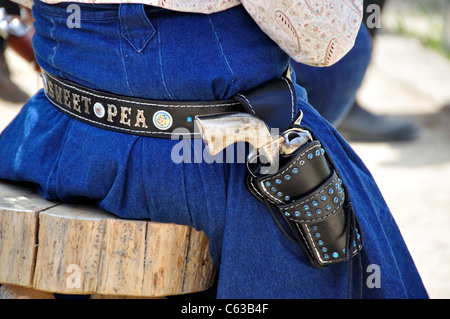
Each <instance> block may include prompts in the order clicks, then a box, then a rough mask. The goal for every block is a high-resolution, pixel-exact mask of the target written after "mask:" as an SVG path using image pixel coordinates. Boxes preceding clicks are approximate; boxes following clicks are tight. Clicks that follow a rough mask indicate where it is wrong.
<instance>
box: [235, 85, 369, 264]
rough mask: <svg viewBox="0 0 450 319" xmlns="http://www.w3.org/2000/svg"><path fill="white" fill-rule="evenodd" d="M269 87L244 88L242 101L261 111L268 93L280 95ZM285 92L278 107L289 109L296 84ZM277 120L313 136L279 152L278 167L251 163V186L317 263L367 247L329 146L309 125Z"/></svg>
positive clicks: (342, 257) (341, 258) (344, 257)
mask: <svg viewBox="0 0 450 319" xmlns="http://www.w3.org/2000/svg"><path fill="white" fill-rule="evenodd" d="M284 82H286V81H285V79H283V81H277V83H276V85H275V87H276V91H277V92H281V91H282V89H281V88H280V87H281V86H282V85H283V83H284ZM286 83H288V84H289V82H286ZM290 85H292V83H290ZM268 88H270V85H265V86H264V88H263V89H262V90H261V92H260V93H258V90H253V91H252V92H251V94H245V93H244V94H242V95H241V97H245V101H244V99H241V100H240V101H241V103H243V104H244V105H245V103H247V106H248V108H250V107H251V109H252V111H253V112H254V114H255V116H258V109H259V107H258V104H260V103H263V104H264V107H263V108H262V109H264V110H265V109H267V108H268V106H267V104H265V103H264V101H267V100H265V99H264V95H268V94H269V95H271V96H272V99H273V100H274V101H275V100H276V99H274V94H271V93H270V89H268ZM272 93H273V92H272ZM283 94H284V96H283ZM283 94H281V95H280V94H279V96H280V99H279V100H278V101H277V102H276V103H278V105H277V106H275V107H278V108H279V109H280V110H284V111H285V113H286V114H288V113H289V109H290V107H291V106H290V103H291V101H292V99H294V98H295V96H292V94H293V93H292V88H291V87H287V88H286V89H285V90H284V93H283ZM290 95H291V96H290ZM295 101H296V100H295ZM280 105H285V107H283V106H280ZM249 112H250V111H249ZM261 114H263V115H262V116H261V118H262V119H263V120H265V121H266V123H267V122H270V119H267V118H265V114H267V112H263V113H261ZM284 124H286V125H284ZM272 125H274V123H272ZM276 125H278V127H282V128H283V129H282V131H281V132H283V131H285V130H288V129H292V128H297V129H300V130H302V131H305V132H307V131H308V132H309V133H310V134H311V135H310V136H311V138H310V140H309V141H308V142H307V143H305V144H303V145H302V146H300V147H299V148H298V149H297V150H296V151H295V152H294V153H292V154H289V155H281V154H280V160H279V166H278V169H277V171H276V172H274V173H273V172H272V173H270V174H265V173H263V171H264V170H263V168H264V164H263V163H258V162H256V163H248V164H249V165H248V167H249V174H248V176H247V180H246V182H247V187H248V189H249V191H250V192H251V193H252V194H253V195H254V196H255V197H256V198H257V199H259V200H260V201H262V202H263V203H265V204H266V205H267V207H268V208H269V210H270V211H271V212H272V213H273V214H274V219H275V220H276V221H277V223H279V226H280V227H281V228H282V230H283V232H285V233H286V234H287V235H288V237H290V238H291V239H292V240H295V241H296V242H298V243H299V244H300V246H301V247H302V248H303V250H304V252H305V254H306V255H307V257H308V259H309V261H310V263H311V264H312V265H313V266H314V267H318V268H322V267H326V266H328V265H331V264H334V263H339V262H343V261H346V260H348V259H349V258H351V257H352V256H354V255H356V254H357V253H358V251H359V250H360V249H361V248H362V245H363V240H362V236H361V229H360V226H359V224H358V220H357V218H356V215H355V212H354V210H353V205H352V203H351V200H350V195H349V193H348V190H347V188H346V186H345V183H344V182H343V180H342V177H341V176H340V174H339V172H338V170H337V169H336V167H335V165H334V163H333V161H332V159H331V158H330V156H329V154H328V153H327V151H326V149H325V147H324V146H323V145H322V143H321V142H320V141H319V140H318V139H317V138H316V137H315V136H314V133H313V132H311V131H310V130H309V129H308V128H307V127H303V126H300V125H296V124H293V123H292V121H289V123H283V124H280V122H278V123H277V124H276ZM296 126H297V127H296ZM281 135H283V133H281ZM283 221H284V224H285V225H284V226H282V223H283ZM286 226H287V230H286ZM289 232H290V233H291V234H290V235H289Z"/></svg>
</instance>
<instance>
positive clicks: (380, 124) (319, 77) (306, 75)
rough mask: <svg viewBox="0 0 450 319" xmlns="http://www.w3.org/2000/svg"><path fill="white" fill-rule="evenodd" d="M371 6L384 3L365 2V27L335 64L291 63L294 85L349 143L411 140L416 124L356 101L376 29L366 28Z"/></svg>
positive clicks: (380, 0) (415, 135)
mask: <svg viewBox="0 0 450 319" xmlns="http://www.w3.org/2000/svg"><path fill="white" fill-rule="evenodd" d="M371 5H377V6H379V8H380V10H379V12H381V11H382V9H383V7H384V5H385V0H366V1H364V8H365V10H364V17H363V22H364V24H361V29H360V31H359V33H358V36H357V38H356V41H355V45H354V47H353V48H352V50H350V52H349V53H348V54H347V55H346V56H345V57H344V58H343V59H341V60H340V61H339V62H338V63H336V64H334V65H332V66H330V67H325V68H316V67H311V66H308V65H305V64H301V63H296V62H294V61H293V62H292V64H291V65H292V68H293V69H294V70H295V72H296V75H297V83H298V84H299V85H301V86H303V87H305V88H306V90H307V92H308V101H309V102H310V103H311V105H314V107H315V108H316V109H317V111H318V112H319V113H320V114H321V115H322V116H323V117H324V118H325V119H327V120H328V121H329V122H330V123H331V124H332V125H333V126H334V127H335V128H337V129H338V131H339V132H340V133H341V134H342V135H343V136H344V137H346V138H347V139H348V140H357V141H404V140H412V139H414V138H416V137H417V135H418V132H419V129H420V128H419V126H418V125H417V124H416V123H415V122H411V121H409V120H403V119H399V118H396V117H394V116H389V115H376V114H373V113H371V112H370V111H368V110H367V109H365V108H364V107H362V106H361V105H360V104H359V103H358V101H357V98H356V94H357V92H358V89H359V88H360V86H361V83H362V81H363V79H364V76H365V74H366V71H367V68H368V66H369V64H370V60H371V56H372V47H373V39H374V37H375V35H376V33H377V28H376V27H368V26H367V22H368V21H371V19H373V16H372V15H373V14H374V11H372V10H371V8H370V6H371ZM368 9H369V10H368ZM378 19H380V17H378Z"/></svg>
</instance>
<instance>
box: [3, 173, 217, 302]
mask: <svg viewBox="0 0 450 319" xmlns="http://www.w3.org/2000/svg"><path fill="white" fill-rule="evenodd" d="M214 276H215V269H214V266H213V261H212V258H211V256H210V254H209V240H208V238H207V237H206V236H205V235H204V233H203V232H199V231H196V230H194V229H193V228H191V227H188V226H183V225H175V224H163V223H156V222H149V221H143V220H127V219H121V218H118V217H116V216H114V215H112V214H110V213H107V212H105V211H103V210H101V209H99V208H96V207H94V206H89V205H75V204H61V203H54V202H49V201H45V200H44V199H42V198H41V197H40V196H39V195H37V194H36V193H35V192H33V191H30V189H28V188H23V187H22V188H20V187H19V188H14V187H11V185H9V184H4V183H2V182H0V283H7V284H15V285H19V286H24V287H32V288H34V289H37V290H40V291H46V292H54V293H61V294H99V295H108V296H117V297H118V296H130V297H161V296H167V295H175V294H185V293H191V292H198V291H203V290H206V289H208V288H210V287H211V286H212V284H213V280H214Z"/></svg>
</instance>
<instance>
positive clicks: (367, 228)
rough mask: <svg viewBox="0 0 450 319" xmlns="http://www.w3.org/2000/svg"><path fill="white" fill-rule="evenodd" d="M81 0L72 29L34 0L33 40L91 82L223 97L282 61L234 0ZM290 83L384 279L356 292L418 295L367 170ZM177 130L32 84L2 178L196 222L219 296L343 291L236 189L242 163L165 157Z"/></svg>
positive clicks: (331, 271)
mask: <svg viewBox="0 0 450 319" xmlns="http://www.w3.org/2000/svg"><path fill="white" fill-rule="evenodd" d="M80 7H81V24H80V26H81V28H79V29H76V28H74V29H70V28H68V27H67V26H66V19H67V16H68V13H67V12H66V8H67V4H58V5H53V6H49V5H44V4H42V3H39V2H36V4H35V6H34V9H33V14H34V17H35V29H36V35H35V37H34V40H33V43H34V46H35V51H36V57H37V61H38V62H39V64H40V65H41V66H42V67H43V68H44V69H45V70H47V71H48V72H50V73H53V74H55V75H57V76H60V77H62V78H66V79H69V80H72V81H75V82H77V83H80V84H82V85H85V86H89V87H92V88H96V89H101V90H103V91H109V92H112V93H116V94H122V95H128V96H139V97H144V98H151V99H162V100H212V99H216V100H220V99H228V98H230V97H231V96H232V95H233V94H235V93H236V92H239V91H243V90H246V89H248V88H251V87H254V86H256V85H258V84H260V83H263V82H265V81H267V80H269V79H271V78H273V77H276V76H279V75H281V74H282V73H283V72H284V71H285V69H286V67H287V65H288V64H289V57H288V56H287V55H286V54H285V53H284V52H282V51H281V50H280V49H279V48H278V47H277V46H276V44H275V43H274V42H272V41H271V40H270V39H269V38H268V37H267V36H266V35H265V34H264V33H263V32H262V31H261V30H260V29H259V28H258V27H257V25H256V24H255V23H254V22H253V21H252V20H251V18H250V17H249V16H248V15H247V13H246V11H245V10H244V9H243V7H242V6H238V7H235V8H232V9H229V10H226V11H223V12H219V13H215V14H212V15H202V14H187V13H180V12H174V11H167V10H163V9H158V8H154V7H149V6H143V5H135V4H120V5H102V6H99V5H94V6H92V5H80ZM296 90H297V96H298V107H299V108H301V109H302V111H303V113H304V124H305V125H306V126H308V127H309V128H310V129H311V130H313V131H314V132H315V134H316V136H317V137H318V138H319V139H320V140H321V141H322V143H323V145H324V147H325V148H326V149H327V151H328V152H329V153H330V155H331V156H332V157H333V158H334V161H335V164H336V166H337V167H338V169H339V171H340V172H341V174H342V177H343V179H344V182H345V183H346V184H347V185H348V188H349V191H350V192H351V194H352V198H353V201H354V206H355V210H356V212H357V215H358V218H359V219H360V223H361V228H362V231H363V232H364V235H365V242H366V244H365V248H364V251H363V253H362V261H363V267H364V269H363V270H364V273H363V274H362V275H363V276H367V273H366V272H365V271H366V267H368V266H369V265H370V264H376V265H378V266H379V267H380V272H381V287H380V288H371V287H368V286H366V285H364V287H363V296H364V297H367V298H423V297H427V293H426V291H425V289H424V286H423V285H422V282H421V279H420V276H419V274H418V272H417V270H416V268H415V266H414V263H413V261H412V259H411V256H410V254H409V252H408V249H407V247H406V245H405V243H404V241H403V239H402V236H401V234H400V232H399V229H398V228H397V225H396V223H395V221H394V219H393V217H392V215H391V213H390V212H389V209H388V208H387V206H386V204H385V202H384V200H383V198H382V195H381V194H380V192H379V190H378V188H377V186H376V184H375V182H374V180H373V178H372V176H371V175H370V173H369V172H368V171H367V169H366V167H365V166H364V164H363V163H362V162H361V160H360V159H359V158H358V156H357V155H356V154H355V153H354V152H353V150H352V149H351V148H350V146H349V145H348V144H347V143H346V142H345V141H344V140H343V139H342V138H341V137H340V136H339V134H338V133H337V132H336V131H335V130H334V129H333V127H332V126H331V125H330V124H329V123H328V122H327V121H325V120H324V119H323V118H322V117H321V116H320V115H319V114H318V113H317V111H316V110H315V109H314V108H313V107H312V106H311V105H310V104H308V103H307V102H306V94H305V90H304V89H303V88H301V87H300V86H298V85H297V86H296ZM177 143H180V141H175V140H171V139H159V138H150V137H139V136H134V135H130V134H123V133H118V132H113V131H108V130H103V129H100V128H97V127H93V126H90V125H87V124H85V123H81V122H79V121H77V120H76V119H73V118H70V117H68V116H67V115H65V114H63V113H61V112H60V111H59V110H57V109H56V108H55V107H53V106H52V105H51V104H50V103H49V102H48V101H47V99H46V97H45V96H44V94H43V92H42V91H40V92H38V93H37V94H36V95H34V96H33V97H32V98H31V99H30V100H29V101H28V103H27V104H26V105H25V106H24V107H23V109H22V110H21V112H20V113H19V115H18V116H17V117H16V118H15V120H14V121H13V122H12V123H11V124H10V125H9V126H8V128H7V129H6V130H5V131H4V132H3V133H2V135H1V137H0V159H1V165H0V178H3V179H10V180H16V181H29V182H33V183H35V184H36V185H37V187H38V190H39V191H40V193H41V194H42V195H43V196H44V197H46V198H49V199H59V200H62V201H68V202H70V201H77V200H85V199H90V200H92V201H94V202H95V203H96V204H97V205H98V206H99V207H101V208H103V209H105V210H107V211H109V212H111V213H113V214H116V215H117V216H120V217H125V218H134V219H150V220H153V221H158V222H172V223H178V224H185V225H190V226H193V227H195V228H196V229H199V230H203V231H204V232H205V234H206V235H207V236H208V237H209V238H210V242H211V246H210V250H211V254H212V256H213V259H214V262H215V264H216V266H217V267H218V269H219V272H218V273H219V276H218V285H217V298H345V297H346V288H347V271H348V265H347V264H346V263H343V264H339V265H334V266H331V267H328V268H326V269H315V268H312V267H311V266H310V265H309V263H308V261H307V258H306V256H305V255H304V253H303V251H302V250H301V249H300V248H299V247H298V245H297V244H295V243H293V242H290V241H289V240H287V239H286V237H284V235H283V234H282V233H281V232H280V230H279V229H278V228H277V226H276V225H275V223H274V221H273V220H272V218H271V216H270V214H269V212H268V211H267V208H266V206H265V205H264V204H262V203H260V202H259V201H258V200H257V199H255V198H254V197H253V196H252V195H251V194H250V193H249V191H248V190H247V189H246V186H245V184H244V177H245V175H246V173H247V169H246V166H245V164H244V163H236V162H233V161H231V162H226V161H222V162H221V161H220V157H217V158H216V159H217V161H215V162H212V163H209V162H208V161H205V160H195V158H193V160H192V161H184V162H181V163H179V162H176V161H173V160H172V159H171V153H172V150H173V149H174V147H175V146H177ZM194 144H195V142H192V145H191V147H192V149H193V150H194V148H195V146H194ZM193 154H195V150H194V152H193ZM197 155H198V153H197ZM197 159H198V158H197ZM357 273H358V272H357V271H353V274H354V276H355V278H357V275H358V274H357ZM353 282H354V290H355V291H356V286H357V281H356V280H354V281H353Z"/></svg>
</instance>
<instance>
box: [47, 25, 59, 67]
mask: <svg viewBox="0 0 450 319" xmlns="http://www.w3.org/2000/svg"><path fill="white" fill-rule="evenodd" d="M50 20H51V21H52V28H51V30H50V37H51V38H52V40H53V41H55V42H56V45H55V46H54V47H53V49H52V51H53V53H52V55H51V56H50V57H49V59H50V61H51V63H52V67H55V55H56V51H57V49H58V46H59V42H58V39H57V38H55V36H54V35H53V31H55V29H56V24H55V21H53V17H51V18H50Z"/></svg>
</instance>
